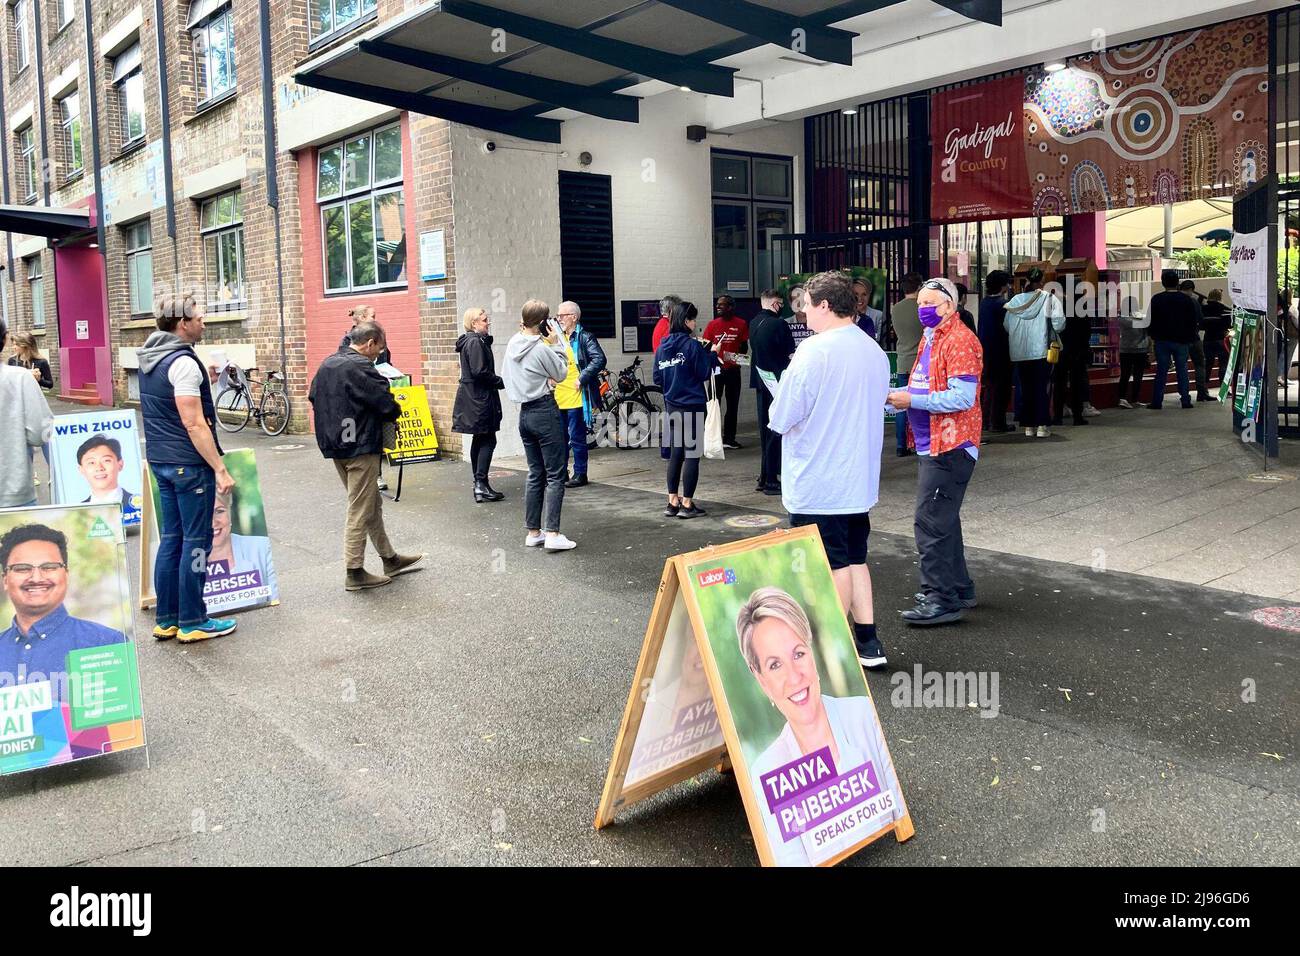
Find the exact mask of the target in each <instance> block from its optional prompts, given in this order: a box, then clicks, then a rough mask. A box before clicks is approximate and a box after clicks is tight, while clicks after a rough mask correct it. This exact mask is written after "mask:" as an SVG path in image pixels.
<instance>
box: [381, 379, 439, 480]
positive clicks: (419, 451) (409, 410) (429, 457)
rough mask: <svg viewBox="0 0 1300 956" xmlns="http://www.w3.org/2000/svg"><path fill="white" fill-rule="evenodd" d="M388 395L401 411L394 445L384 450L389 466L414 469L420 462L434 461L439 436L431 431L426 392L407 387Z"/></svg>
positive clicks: (420, 388) (419, 386)
mask: <svg viewBox="0 0 1300 956" xmlns="http://www.w3.org/2000/svg"><path fill="white" fill-rule="evenodd" d="M391 391H392V393H393V398H395V399H397V404H398V405H399V406H400V407H401V409H402V417H401V418H399V419H398V420H397V438H396V443H395V444H394V445H393V447H391V448H389V447H386V448H384V453H385V454H387V455H388V460H389V462H391V463H392V464H394V465H403V464H405V465H414V464H417V463H419V462H423V461H437V460H438V458H439V455H438V435H437V433H436V432H435V431H434V429H433V414H432V412H430V411H429V393H428V391H427V390H426V389H425V387H424V386H423V385H408V386H406V387H405V388H394V389H392V390H391Z"/></svg>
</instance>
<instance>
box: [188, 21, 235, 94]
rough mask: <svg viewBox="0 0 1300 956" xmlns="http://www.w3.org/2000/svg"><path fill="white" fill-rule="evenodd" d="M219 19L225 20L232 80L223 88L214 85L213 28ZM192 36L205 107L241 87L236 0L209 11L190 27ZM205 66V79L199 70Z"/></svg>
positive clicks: (198, 84) (199, 90) (198, 89)
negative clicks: (237, 51)
mask: <svg viewBox="0 0 1300 956" xmlns="http://www.w3.org/2000/svg"><path fill="white" fill-rule="evenodd" d="M218 21H225V27H226V32H225V37H226V42H225V60H226V77H227V78H228V82H227V84H226V85H225V86H223V87H222V88H221V89H219V90H214V89H213V87H212V40H211V30H212V27H213V26H214V25H215V24H216V23H217V22H218ZM190 39H191V43H192V44H193V48H194V92H195V94H196V97H197V100H198V102H197V106H198V107H200V108H202V107H204V106H207V105H208V104H209V103H214V102H216V101H217V100H219V99H221V98H222V97H224V96H228V95H229V94H231V93H233V92H234V91H235V90H236V89H238V88H239V77H238V75H237V73H236V72H235V10H234V4H233V2H227V3H224V4H221V5H219V6H218V7H216V9H214V10H212V11H210V12H209V13H207V14H205V15H204V16H203V18H202V19H201V20H199V21H198V22H197V23H195V24H194V25H193V26H192V27H190ZM200 64H201V65H202V67H201V68H202V78H201V79H200V75H199V71H200Z"/></svg>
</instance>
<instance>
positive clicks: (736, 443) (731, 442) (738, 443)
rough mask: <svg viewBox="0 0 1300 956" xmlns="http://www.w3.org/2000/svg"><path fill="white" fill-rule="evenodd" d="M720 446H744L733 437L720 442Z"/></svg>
mask: <svg viewBox="0 0 1300 956" xmlns="http://www.w3.org/2000/svg"><path fill="white" fill-rule="evenodd" d="M722 447H723V448H744V447H745V446H744V445H742V444H741V443H740V442H738V441H736V440H735V439H734V438H733V439H732V440H731V441H724V442H723V443H722Z"/></svg>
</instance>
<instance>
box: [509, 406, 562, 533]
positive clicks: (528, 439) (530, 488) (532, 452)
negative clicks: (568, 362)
mask: <svg viewBox="0 0 1300 956" xmlns="http://www.w3.org/2000/svg"><path fill="white" fill-rule="evenodd" d="M519 437H520V438H522V439H523V441H524V457H525V458H527V459H528V481H527V483H526V484H525V485H524V524H525V526H526V527H527V528H528V530H529V531H532V530H534V529H539V528H540V529H541V530H542V531H559V530H560V508H561V507H562V506H563V504H564V465H565V462H566V461H567V460H568V456H569V437H568V435H566V434H565V429H564V421H563V419H561V418H560V408H559V406H558V405H556V404H555V398H554V396H551V395H547V396H546V397H545V398H538V399H535V400H533V401H531V402H524V404H523V405H521V406H520V407H519ZM543 504H545V506H546V517H545V519H543V517H542V506H543Z"/></svg>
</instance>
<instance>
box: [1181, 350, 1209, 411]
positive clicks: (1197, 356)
mask: <svg viewBox="0 0 1300 956" xmlns="http://www.w3.org/2000/svg"><path fill="white" fill-rule="evenodd" d="M1187 353H1188V354H1189V355H1190V356H1191V357H1192V373H1193V374H1194V375H1195V376H1196V394H1197V397H1200V396H1202V395H1209V394H1210V384H1209V383H1210V380H1209V379H1208V378H1206V377H1205V346H1204V345H1202V344H1201V340H1200V338H1199V337H1198V338H1196V339H1193V340H1192V344H1191V346H1190V347H1189V348H1188V350H1187Z"/></svg>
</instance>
